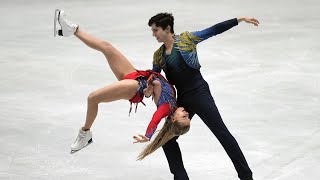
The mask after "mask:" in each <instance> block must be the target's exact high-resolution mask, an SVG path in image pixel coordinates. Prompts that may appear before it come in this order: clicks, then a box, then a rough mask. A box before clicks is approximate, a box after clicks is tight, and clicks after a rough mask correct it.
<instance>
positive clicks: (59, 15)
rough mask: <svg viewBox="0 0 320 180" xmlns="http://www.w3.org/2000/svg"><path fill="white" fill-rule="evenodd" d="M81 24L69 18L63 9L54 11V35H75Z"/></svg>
mask: <svg viewBox="0 0 320 180" xmlns="http://www.w3.org/2000/svg"><path fill="white" fill-rule="evenodd" d="M57 22H58V23H59V24H60V27H61V29H58V28H57ZM78 27H79V25H77V24H74V23H72V22H71V21H69V20H68V19H67V15H66V13H65V12H64V11H63V10H60V9H56V10H55V12H54V34H53V35H54V36H56V35H57V34H58V35H59V36H64V37H68V36H71V35H73V34H74V33H75V32H76V31H77V28H78Z"/></svg>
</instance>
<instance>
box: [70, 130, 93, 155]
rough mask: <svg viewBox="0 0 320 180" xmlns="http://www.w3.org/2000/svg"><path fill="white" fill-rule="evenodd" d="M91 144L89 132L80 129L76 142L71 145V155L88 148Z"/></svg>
mask: <svg viewBox="0 0 320 180" xmlns="http://www.w3.org/2000/svg"><path fill="white" fill-rule="evenodd" d="M91 143H92V133H91V131H90V130H87V131H84V130H82V129H80V130H79V134H78V137H77V139H76V141H75V142H74V143H73V144H71V154H73V153H75V152H77V151H79V150H81V149H82V148H84V147H86V146H88V145H89V144H91Z"/></svg>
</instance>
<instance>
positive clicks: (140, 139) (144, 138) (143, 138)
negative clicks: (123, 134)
mask: <svg viewBox="0 0 320 180" xmlns="http://www.w3.org/2000/svg"><path fill="white" fill-rule="evenodd" d="M133 138H134V139H135V140H136V141H134V142H133V144H134V143H144V142H148V141H150V139H149V138H148V137H147V136H144V135H141V134H139V135H138V136H133Z"/></svg>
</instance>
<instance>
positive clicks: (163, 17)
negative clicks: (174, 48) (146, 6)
mask: <svg viewBox="0 0 320 180" xmlns="http://www.w3.org/2000/svg"><path fill="white" fill-rule="evenodd" d="M173 20H174V18H173V16H172V14H171V13H158V14H157V15H155V16H153V17H152V18H150V20H149V22H148V25H149V26H151V25H152V24H155V25H156V26H157V27H161V28H162V29H163V30H165V29H166V28H167V27H168V26H170V27H171V28H170V31H171V33H174V30H173V24H174V23H173Z"/></svg>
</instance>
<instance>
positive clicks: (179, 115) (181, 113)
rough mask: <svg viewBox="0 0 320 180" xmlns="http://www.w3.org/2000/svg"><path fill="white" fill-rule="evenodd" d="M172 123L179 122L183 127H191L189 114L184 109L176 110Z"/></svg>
mask: <svg viewBox="0 0 320 180" xmlns="http://www.w3.org/2000/svg"><path fill="white" fill-rule="evenodd" d="M172 121H178V122H179V124H181V125H183V126H188V125H190V119H189V113H188V112H187V111H186V110H185V109H184V108H183V107H179V108H178V109H176V111H175V112H174V114H173V116H172Z"/></svg>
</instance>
